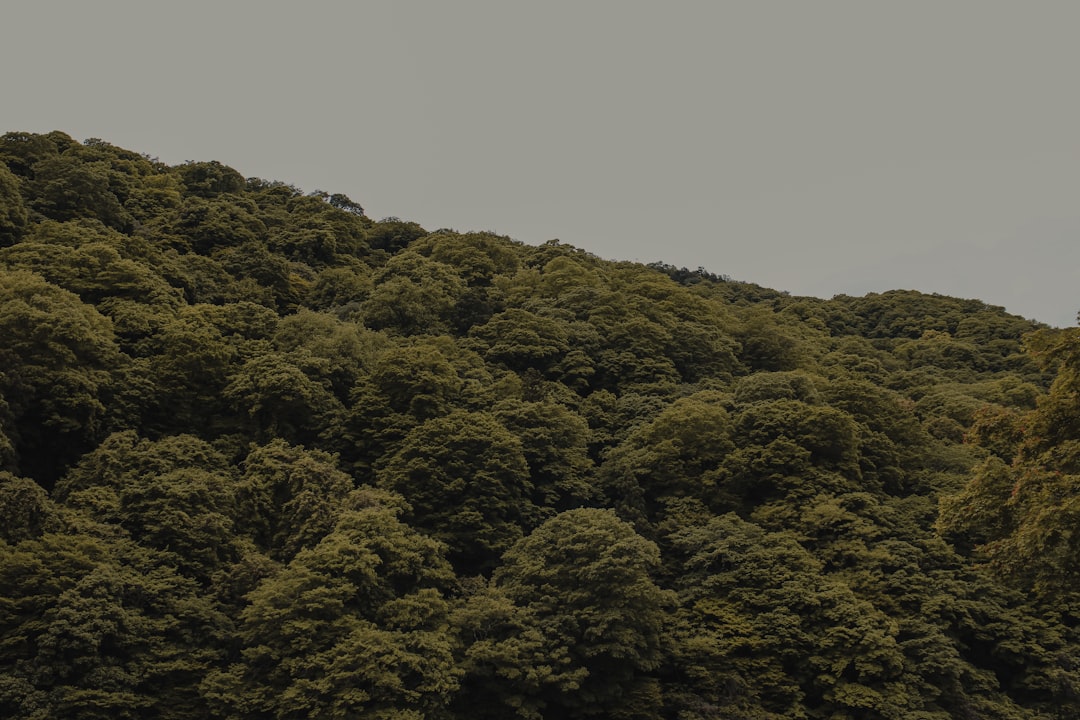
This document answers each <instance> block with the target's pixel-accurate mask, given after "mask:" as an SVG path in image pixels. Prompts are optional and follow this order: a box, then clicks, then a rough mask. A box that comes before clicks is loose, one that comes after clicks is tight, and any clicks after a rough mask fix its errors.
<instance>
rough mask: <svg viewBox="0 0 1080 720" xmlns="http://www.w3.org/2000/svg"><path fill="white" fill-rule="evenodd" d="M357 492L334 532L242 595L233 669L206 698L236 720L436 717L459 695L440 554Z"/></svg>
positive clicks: (446, 572) (212, 680)
mask: <svg viewBox="0 0 1080 720" xmlns="http://www.w3.org/2000/svg"><path fill="white" fill-rule="evenodd" d="M371 499H372V498H371V496H370V494H368V493H365V492H363V491H358V492H357V493H356V494H354V496H353V497H352V498H351V500H350V501H349V502H348V503H346V505H347V506H348V507H347V509H346V510H345V511H344V512H343V513H342V515H341V516H340V518H339V520H338V522H337V524H336V526H335V528H334V530H333V531H332V532H331V533H329V534H328V535H327V536H325V537H324V538H323V539H322V540H321V541H320V542H319V543H318V544H317V545H316V546H314V547H312V548H308V549H304V550H301V551H300V552H299V553H298V554H297V555H296V557H295V558H294V559H293V560H292V561H291V562H290V563H289V565H288V566H287V567H285V568H284V569H283V570H281V572H279V573H277V574H275V575H273V576H271V577H269V578H267V579H266V580H264V581H263V582H262V583H261V584H260V585H259V587H257V588H256V589H255V590H254V591H252V592H251V593H250V594H249V595H248V599H249V601H250V604H249V605H248V607H247V608H245V609H244V611H243V612H242V614H241V624H240V627H239V628H238V633H237V637H238V639H239V640H240V642H241V644H242V651H241V655H240V658H239V661H238V662H235V663H233V664H232V665H230V666H229V667H228V668H226V669H224V670H221V671H218V672H214V673H211V674H210V675H209V676H208V677H207V679H206V681H205V682H204V683H203V687H202V690H203V694H204V695H205V696H206V698H207V699H208V702H209V703H210V705H211V707H212V708H213V709H214V710H215V711H216V712H217V713H218V714H219V715H225V716H227V717H232V718H265V717H273V718H280V719H281V720H293V719H295V720H300V719H301V718H309V717H378V718H388V719H389V718H401V719H402V720H405V719H406V718H415V717H425V716H434V717H438V716H439V714H440V711H441V710H442V709H443V708H445V707H446V706H447V705H448V703H449V698H450V696H451V695H452V693H453V692H454V691H455V690H456V689H457V686H458V683H457V677H458V672H457V670H456V668H455V665H454V658H453V654H452V652H451V645H450V642H449V636H448V633H447V632H446V630H445V623H446V615H447V610H448V609H447V606H446V602H445V600H444V599H443V596H442V593H443V592H444V591H445V589H447V588H448V587H449V585H450V584H451V583H452V580H453V574H452V572H451V571H450V568H449V565H447V563H446V561H445V560H444V559H443V557H442V553H443V550H444V548H443V546H442V545H441V544H440V543H438V542H436V541H434V540H432V539H430V538H427V537H424V536H423V535H420V534H419V533H417V532H415V531H414V530H412V529H411V528H409V527H408V526H406V525H404V524H402V523H401V522H399V521H398V519H397V517H396V516H397V514H398V510H396V509H395V508H393V507H392V506H388V505H386V504H384V502H383V501H381V500H379V499H375V501H374V502H371Z"/></svg>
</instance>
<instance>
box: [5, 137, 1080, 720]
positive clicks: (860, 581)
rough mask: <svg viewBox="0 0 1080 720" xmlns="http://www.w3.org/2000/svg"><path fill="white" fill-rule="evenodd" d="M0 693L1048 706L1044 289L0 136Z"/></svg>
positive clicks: (1071, 603) (1055, 374)
mask: <svg viewBox="0 0 1080 720" xmlns="http://www.w3.org/2000/svg"><path fill="white" fill-rule="evenodd" d="M0 338H3V341H2V342H0V717H4V718H34V719H36V720H37V719H44V718H80V719H84V718H108V719H109V720H120V719H122V718H162V719H164V718H204V717H219V718H230V719H236V720H239V719H252V720H254V719H255V718H279V719H280V720H286V719H289V720H291V719H300V718H324V717H325V718H330V717H334V718H360V717H363V718H383V719H386V720H389V719H391V718H400V719H402V720H404V719H412V720H414V719H416V718H422V717H423V718H507V717H518V718H523V719H526V720H531V719H537V718H585V717H598V718H627V719H629V718H635V719H641V720H646V719H650V718H678V719H679V720H706V719H709V718H743V719H747V720H750V719H754V720H759V719H762V720H763V719H773V720H779V719H781V718H805V719H810V718H820V719H824V718H836V719H844V718H847V719H850V720H854V719H857V718H866V719H868V720H869V719H878V718H884V719H887V720H946V719H947V718H958V719H967V718H1000V719H1006V720H1007V719H1012V718H1016V719H1019V718H1056V719H1058V720H1068V719H1071V718H1077V717H1080V628H1078V621H1080V582H1078V568H1080V532H1077V531H1076V528H1077V527H1080V331H1077V330H1062V331H1055V330H1050V329H1046V328H1041V327H1039V326H1037V325H1036V324H1033V323H1032V322H1029V321H1026V320H1024V319H1022V318H1019V317H1016V316H1013V315H1009V314H1007V313H1005V312H1004V311H1003V310H1002V309H1001V308H997V307H992V306H988V305H986V304H984V303H981V302H978V301H974V300H958V299H954V298H948V297H942V296H937V295H925V294H920V293H916V292H908V291H895V292H887V293H883V294H874V295H868V296H866V297H861V298H855V297H845V296H840V297H836V298H834V299H832V300H828V301H825V300H818V299H813V298H798V297H791V296H789V295H788V294H786V293H783V292H777V291H773V290H769V289H767V288H762V287H759V286H757V285H752V284H749V283H742V282H736V281H733V280H731V279H730V278H728V277H726V276H723V275H716V274H712V273H709V272H706V271H704V270H700V269H699V270H698V271H688V270H686V269H678V268H673V267H670V266H666V265H663V264H655V265H652V266H643V265H640V264H635V263H617V262H609V261H604V260H601V259H599V258H597V257H595V256H593V255H590V254H588V253H586V252H583V251H581V250H578V249H575V248H573V247H569V246H566V245H563V244H560V243H559V242H557V241H552V242H549V243H546V244H544V245H542V246H539V247H531V246H526V245H523V244H521V243H518V242H515V241H513V240H510V239H508V238H505V237H500V236H497V235H494V234H492V233H485V232H474V233H459V232H454V231H450V230H438V231H435V232H429V231H427V230H425V229H423V228H421V227H420V226H418V225H416V224H415V223H410V222H405V221H401V220H398V219H387V220H383V221H381V222H375V221H373V220H371V219H370V218H368V217H367V216H366V215H365V214H364V211H363V209H362V208H361V207H360V206H359V205H358V204H357V203H355V202H353V201H352V200H350V199H349V198H347V197H345V196H343V195H333V194H328V193H314V194H310V195H305V194H303V193H302V192H300V191H298V190H297V189H296V188H294V187H292V186H289V185H285V184H282V183H278V182H268V181H265V180H260V179H255V178H249V179H245V178H244V177H243V176H242V175H241V174H240V173H239V172H237V171H236V170H234V169H232V168H229V167H226V166H224V165H222V164H220V163H217V162H193V163H187V164H184V165H180V166H177V167H169V166H166V165H164V164H162V163H159V162H157V161H155V160H153V159H150V158H148V157H145V156H142V155H139V154H137V153H133V152H130V151H127V150H123V149H121V148H117V147H114V146H112V145H109V144H108V143H105V142H102V141H99V140H89V141H86V142H85V143H81V144H80V143H78V142H75V141H74V140H72V139H71V138H70V137H68V136H67V135H64V134H63V133H58V132H54V133H49V134H46V135H35V134H28V133H9V134H7V135H4V136H3V137H2V138H0Z"/></svg>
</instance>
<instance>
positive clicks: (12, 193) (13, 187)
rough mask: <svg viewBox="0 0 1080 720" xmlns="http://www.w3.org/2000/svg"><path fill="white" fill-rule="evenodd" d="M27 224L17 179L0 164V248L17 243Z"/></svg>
mask: <svg viewBox="0 0 1080 720" xmlns="http://www.w3.org/2000/svg"><path fill="white" fill-rule="evenodd" d="M26 223H27V213H26V207H25V206H24V205H23V199H22V195H21V194H20V192H19V179H18V178H17V177H15V176H14V175H13V174H12V173H11V171H10V170H8V169H7V167H6V166H5V165H3V164H2V163H0V247H5V246H7V245H13V244H15V243H16V242H18V241H19V239H20V238H21V237H22V235H23V232H24V231H25V228H26Z"/></svg>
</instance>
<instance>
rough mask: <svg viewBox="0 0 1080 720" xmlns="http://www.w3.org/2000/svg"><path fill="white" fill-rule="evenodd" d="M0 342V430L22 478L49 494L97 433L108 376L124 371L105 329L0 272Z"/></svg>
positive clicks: (71, 305) (27, 278)
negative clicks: (0, 404) (0, 411)
mask: <svg viewBox="0 0 1080 720" xmlns="http://www.w3.org/2000/svg"><path fill="white" fill-rule="evenodd" d="M0 337H4V338H5V341H4V343H3V344H2V346H0V367H2V368H3V371H2V374H0V383H2V385H0V397H2V398H3V400H4V401H5V402H6V403H7V406H8V407H7V414H8V416H9V418H10V422H11V424H10V425H6V424H5V426H4V427H3V428H0V431H2V432H3V433H4V434H5V435H7V437H8V438H10V439H11V441H13V443H14V446H15V452H16V453H17V455H18V457H19V468H20V470H21V472H22V474H24V475H27V476H29V477H32V478H34V479H35V480H38V481H39V482H41V483H42V484H43V485H45V486H46V487H50V486H51V485H52V483H53V482H54V481H55V480H56V478H57V477H58V476H59V475H60V474H61V472H62V471H63V469H64V468H65V466H66V465H67V464H68V463H70V462H71V461H72V460H74V459H75V458H77V457H78V456H79V455H80V454H81V453H82V452H84V451H85V450H87V449H88V448H89V447H91V446H92V445H93V443H94V442H95V441H96V440H97V439H98V438H99V437H100V435H101V433H102V431H103V430H104V421H105V417H106V411H107V403H108V402H109V400H110V397H111V394H112V392H113V381H112V372H114V371H115V370H116V368H118V367H120V366H122V365H123V358H122V356H121V355H120V353H119V352H118V348H117V346H116V339H115V337H114V335H113V329H112V324H111V323H110V322H109V320H108V319H107V318H105V317H103V316H102V315H101V314H100V313H98V312H97V310H95V309H94V308H93V307H92V306H89V305H86V304H84V303H82V302H81V301H80V300H79V298H78V297H76V296H75V295H73V294H72V293H70V292H68V291H66V290H62V289H61V288H58V287H56V286H55V285H51V284H49V283H48V282H46V281H45V280H44V279H42V278H41V277H40V276H38V275H34V274H32V273H29V272H26V271H5V270H0ZM2 419H3V418H2V417H0V420H2Z"/></svg>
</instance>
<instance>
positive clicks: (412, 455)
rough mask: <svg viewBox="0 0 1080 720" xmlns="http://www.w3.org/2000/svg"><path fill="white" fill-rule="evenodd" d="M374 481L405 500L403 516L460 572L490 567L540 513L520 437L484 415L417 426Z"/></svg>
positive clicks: (446, 418)
mask: <svg viewBox="0 0 1080 720" xmlns="http://www.w3.org/2000/svg"><path fill="white" fill-rule="evenodd" d="M378 482H379V485H380V486H381V487H385V488H387V489H390V490H393V491H395V492H397V493H400V494H401V495H402V496H403V497H404V498H405V500H406V501H407V502H408V503H409V505H410V507H411V511H410V513H409V514H408V515H407V519H408V520H409V521H410V522H412V523H414V524H415V525H416V526H417V527H420V528H422V529H424V530H426V531H428V532H430V533H431V534H432V535H433V536H434V537H436V538H438V539H439V540H441V541H443V542H445V543H446V544H447V545H448V546H449V548H450V557H451V558H452V559H453V561H454V563H455V566H456V567H457V568H458V569H459V571H461V572H462V573H463V574H466V575H468V574H472V573H476V572H483V571H490V570H491V569H492V568H493V567H495V565H496V564H497V562H498V559H499V557H500V556H501V555H502V554H503V552H505V551H506V550H507V549H508V548H509V547H510V546H511V545H513V544H514V542H516V541H517V540H518V539H519V538H521V536H522V535H523V534H524V532H525V531H526V530H528V529H530V528H531V527H533V526H534V525H535V524H536V523H537V522H538V520H539V517H540V511H539V508H538V507H537V506H536V505H535V503H534V502H533V500H532V498H533V493H534V490H535V488H534V486H533V483H532V479H531V478H530V476H529V467H528V465H527V463H526V461H525V455H524V452H523V449H522V444H521V440H519V439H518V438H516V437H514V436H513V435H511V434H510V433H509V432H508V431H507V430H506V429H505V428H504V427H503V426H502V425H501V424H499V423H498V422H497V421H496V420H495V418H493V417H492V416H491V415H489V414H486V413H470V412H463V411H457V412H453V413H450V414H449V415H446V416H444V417H438V418H433V419H431V420H428V421H427V422H425V423H423V424H422V425H419V426H417V427H416V428H415V429H414V430H412V431H411V432H410V433H409V434H408V435H407V436H406V437H405V439H404V440H403V441H402V443H401V446H400V448H399V449H398V451H397V452H396V453H394V454H393V455H392V456H391V457H390V459H389V460H388V461H387V462H386V464H385V466H383V467H382V468H381V469H380V470H379V472H378Z"/></svg>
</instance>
